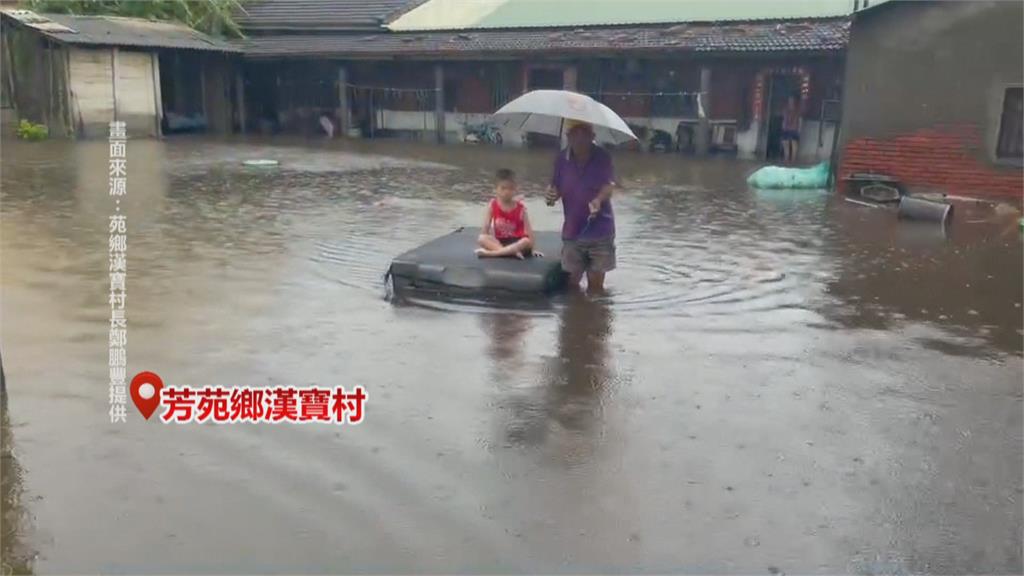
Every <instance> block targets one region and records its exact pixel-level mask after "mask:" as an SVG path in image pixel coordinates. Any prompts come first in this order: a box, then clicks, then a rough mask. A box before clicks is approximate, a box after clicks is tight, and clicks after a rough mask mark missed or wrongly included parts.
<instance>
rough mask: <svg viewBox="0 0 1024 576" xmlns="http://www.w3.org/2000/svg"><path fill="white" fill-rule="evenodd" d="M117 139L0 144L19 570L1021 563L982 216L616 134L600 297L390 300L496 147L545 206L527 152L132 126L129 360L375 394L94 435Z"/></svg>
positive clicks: (469, 210)
mask: <svg viewBox="0 0 1024 576" xmlns="http://www.w3.org/2000/svg"><path fill="white" fill-rule="evenodd" d="M106 155H107V148H106V146H105V145H104V143H103V142H82V143H66V142H56V141H54V142H45V143H34V144H26V143H21V142H11V143H7V142H5V143H4V153H3V157H2V163H3V164H2V181H0V184H2V187H0V194H2V197H0V201H2V204H0V205H2V214H0V215H2V218H3V226H2V227H0V249H2V256H3V259H2V269H0V275H2V276H0V280H2V294H3V298H2V301H0V308H2V309H0V312H2V317H3V331H2V334H0V336H2V342H0V345H2V348H3V361H4V369H5V371H6V376H9V377H10V378H11V389H10V390H9V393H10V395H11V398H12V402H11V406H12V409H11V414H10V428H8V427H7V425H6V424H5V428H4V436H5V440H6V439H7V438H8V437H9V430H10V429H13V430H15V431H16V433H17V447H18V449H19V450H18V452H17V454H18V457H19V462H18V464H19V465H20V466H21V467H22V468H23V471H22V473H21V474H20V475H18V474H15V475H13V476H10V477H11V478H15V479H20V480H21V482H22V483H23V487H24V490H25V491H26V492H27V493H30V494H32V495H33V497H32V499H31V501H30V502H28V503H27V504H28V505H27V508H28V510H27V513H29V514H31V516H32V517H34V520H33V524H34V527H33V531H32V532H31V534H30V533H29V532H27V531H26V530H24V529H23V526H22V525H20V524H11V525H10V526H11V529H13V530H14V536H15V538H23V539H24V540H25V541H26V546H27V547H28V548H30V549H33V550H39V551H40V556H39V559H38V560H36V562H35V566H34V568H35V569H36V570H38V571H40V572H56V573H91V572H115V571H119V572H129V573H138V572H151V573H155V572H159V573H172V572H173V573H223V572H257V571H259V572H268V571H276V572H289V573H336V572H339V571H345V572H378V573H379V572H403V573H405V572H413V571H420V572H422V571H435V572H481V571H490V572H493V571H499V570H500V571H503V572H517V573H518V572H530V573H536V572H541V571H544V572H554V571H567V570H572V571H590V572H612V571H615V572H638V571H641V570H643V571H655V570H657V571H663V572H674V573H675V572H701V573H708V572H720V573H738V572H742V573H766V572H767V571H769V567H772V568H776V569H778V570H780V571H788V572H830V573H831V572H848V571H865V570H871V569H873V568H870V567H871V566H875V565H877V559H879V558H882V559H884V560H885V566H890V567H892V569H893V570H895V571H903V572H907V573H909V572H934V573H961V572H978V573H1018V572H1020V571H1021V558H1022V551H1021V544H1020V540H1019V538H1018V537H1017V536H1019V531H1020V526H1021V524H1022V513H1021V510H1020V507H1019V506H1015V505H1009V504H1008V503H1019V502H1020V501H1021V498H1024V494H1022V490H1021V484H1022V478H1021V477H1022V472H1021V468H1022V466H1021V465H1022V461H1021V446H1022V442H1024V439H1022V438H1021V429H1022V427H1021V424H1022V423H1021V390H1020V382H1021V378H1022V376H1024V374H1022V365H1021V346H1022V342H1024V331H1022V316H1021V314H1022V311H1021V292H1022V273H1021V266H1022V264H1021V262H1022V249H1021V240H1020V233H1019V232H1018V231H1017V230H1016V229H1012V230H1011V229H1010V228H1008V227H1007V226H1006V225H1005V222H1007V221H1008V220H1007V218H1005V217H1003V216H1001V215H1000V214H998V213H996V212H994V211H993V210H992V209H990V208H987V207H984V206H965V207H963V209H961V208H960V207H958V208H957V210H958V211H957V216H956V221H955V222H954V223H953V226H952V227H950V228H949V230H948V231H947V232H946V233H945V234H943V233H942V232H941V231H939V230H938V229H936V228H934V227H931V228H930V227H927V226H926V227H919V226H914V225H911V224H910V223H901V222H898V221H897V219H896V218H895V214H894V213H892V212H891V211H887V210H875V209H867V208H863V207H859V206H855V205H851V204H848V203H845V202H842V201H838V199H837V198H835V197H834V196H832V195H830V194H827V193H822V192H818V191H787V192H781V191H777V192H770V191H752V190H748V189H747V188H746V186H745V182H744V179H745V177H746V175H747V174H748V173H749V172H750V171H752V170H753V168H754V166H753V165H749V164H745V163H742V162H735V161H728V160H722V159H714V160H708V161H700V162H697V161H693V160H687V159H683V158H681V157H679V156H675V155H671V154H667V155H636V154H626V153H620V154H616V157H615V161H616V163H617V166H616V169H617V173H618V174H619V176H620V178H621V180H622V181H623V183H624V185H625V187H624V190H623V191H622V193H621V194H619V195H618V196H617V197H616V198H615V200H614V201H615V204H616V218H617V231H618V238H617V242H618V260H619V268H618V269H617V270H616V271H614V272H613V273H612V274H610V275H609V279H608V285H609V294H608V295H607V296H605V297H601V298H588V297H584V296H580V297H570V296H565V295H562V296H557V297H554V298H552V299H548V300H544V301H542V302H535V301H534V302H529V301H527V302H520V301H516V302H509V301H500V302H480V301H474V300H472V299H460V300H455V301H452V300H438V299H436V298H435V299H425V298H413V299H410V300H406V301H402V302H394V303H393V302H389V301H387V300H385V299H384V298H383V296H384V289H383V288H384V286H383V274H384V271H385V270H386V269H387V267H388V264H389V262H390V259H391V258H392V257H393V256H394V255H396V254H399V253H401V252H403V251H405V250H408V249H410V248H412V247H415V246H417V245H419V244H421V243H423V242H425V241H426V240H429V239H431V238H433V237H436V236H439V235H440V234H443V233H446V232H447V231H449V230H451V229H453V228H456V227H458V226H462V225H467V224H468V225H474V224H475V223H476V222H477V220H478V217H479V213H480V210H481V208H482V207H483V206H484V204H485V203H486V201H487V199H488V198H489V196H490V194H491V188H492V182H491V175H492V174H493V172H494V170H495V169H496V168H498V167H508V168H511V169H514V170H515V171H516V172H517V173H518V174H519V175H520V177H521V180H522V186H521V187H522V189H523V191H524V193H525V194H526V195H527V200H526V202H527V205H528V208H529V210H530V214H531V219H532V220H533V222H534V225H535V227H537V228H538V229H557V228H558V227H559V225H560V217H561V210H560V209H559V208H557V207H548V206H546V205H545V204H544V202H543V199H542V194H543V190H544V187H545V184H546V182H547V181H548V179H549V178H550V169H551V158H550V152H529V151H520V150H507V149H497V148H488V147H462V146H456V147H436V146H424V145H418V144H409V143H396V142H381V141H378V142H346V143H336V144H335V143H324V142H318V143H315V144H304V143H300V142H274V143H270V142H267V141H250V142H242V141H238V142H232V141H223V142H214V141H208V140H203V139H191V138H186V139H169V140H167V141H164V142H152V141H132V142H130V143H129V147H128V156H129V168H128V170H129V195H128V198H127V199H126V200H125V202H123V203H122V204H123V205H124V210H125V211H126V212H127V214H128V226H129V241H128V242H129V251H128V257H129V265H128V266H129V276H128V316H129V331H128V363H129V366H128V369H129V372H131V373H134V372H137V371H140V370H154V371H156V372H158V373H159V374H160V375H161V376H162V377H163V379H164V381H165V382H166V383H168V384H175V385H186V384H187V385H196V386H200V385H214V384H224V385H229V386H230V385H269V384H285V385H286V384H294V385H308V384H311V383H317V384H323V385H345V386H351V385H355V384H359V385H362V386H364V387H365V388H366V389H367V390H368V392H369V395H370V398H371V401H370V402H369V404H368V409H367V420H366V422H364V423H363V424H362V425H360V426H359V427H357V428H352V429H347V428H346V429H336V428H330V427H317V426H302V427H287V426H275V427H261V426H198V427H187V426H162V425H159V424H154V423H150V422H143V421H140V420H139V419H138V418H133V419H131V421H130V422H129V423H128V424H127V425H124V426H111V425H109V424H108V423H107V422H106V414H107V410H106V400H107V394H106V389H107V368H106V351H107V347H106V345H107V318H108V316H109V310H108V307H107V292H108V289H109V278H108V276H107V255H106V253H105V246H106V242H107V240H106V227H107V217H108V215H109V212H110V199H109V196H108V195H107V188H106V171H105V169H104V167H105V166H106ZM251 158H273V159H277V160H278V161H279V162H280V165H279V166H278V167H276V168H273V169H266V168H250V167H246V166H244V165H243V164H242V162H243V161H244V160H246V159H251ZM1000 218H1002V220H1000ZM1008 230H1009V231H1010V233H1008ZM5 416H6V415H5ZM4 446H5V449H6V447H7V446H8V444H7V443H5V445H4ZM5 454H6V453H5ZM12 462H13V460H12ZM7 464H8V461H7V460H6V459H5V462H4V465H5V469H4V472H5V474H4V479H5V482H6V480H7V479H8V477H9V475H8V474H7V473H6V472H7ZM140 480H142V481H140ZM7 486H8V484H6V483H5V497H6V494H8V492H6V488H7ZM23 504H25V503H23ZM7 510H8V507H7V503H6V500H5V512H6V511H7ZM6 522H7V515H6V514H5V528H4V529H5V532H4V536H5V538H4V546H5V548H4V557H5V559H6V558H7V557H8V549H7V548H6V546H7V544H8V542H14V541H16V539H8V538H7V537H6V536H7V530H8V528H7V526H8V524H7V523H6ZM37 530H38V534H37V532H36V531H37ZM873 563H874V564H873ZM864 567H868V568H864ZM887 569H888V568H887Z"/></svg>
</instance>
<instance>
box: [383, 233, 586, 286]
mask: <svg viewBox="0 0 1024 576" xmlns="http://www.w3.org/2000/svg"><path fill="white" fill-rule="evenodd" d="M478 235H479V228H459V229H458V230H456V231H454V232H452V233H450V234H446V235H444V236H441V237H440V238H437V239H434V240H431V241H430V242H427V243H426V244H424V245H422V246H420V247H418V248H414V249H412V250H409V251H408V252H406V253H404V254H400V255H399V256H397V257H396V258H395V259H394V260H392V261H391V267H390V269H389V274H390V276H391V278H392V281H393V283H394V284H393V285H394V289H395V291H396V293H397V292H402V291H405V290H426V291H435V292H446V293H453V294H458V295H467V294H469V295H472V294H477V295H488V294H494V295H498V294H501V293H506V294H527V295H529V294H534V295H539V294H546V293H550V292H554V291H557V290H560V289H562V288H564V287H565V280H566V277H565V273H564V272H563V271H562V266H561V263H560V262H561V259H560V256H561V251H562V238H561V235H560V234H559V233H558V232H535V233H534V237H535V239H536V242H537V246H536V247H535V250H538V251H540V252H541V253H542V254H544V256H543V257H533V258H527V259H525V260H520V259H518V258H511V257H510V258H479V257H478V256H477V255H476V254H474V253H473V251H474V250H475V249H476V248H477V243H476V239H477V236H478Z"/></svg>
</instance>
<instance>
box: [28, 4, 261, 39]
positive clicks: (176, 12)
mask: <svg viewBox="0 0 1024 576" xmlns="http://www.w3.org/2000/svg"><path fill="white" fill-rule="evenodd" d="M242 2H243V0H146V1H143V0H25V2H24V4H25V6H26V7H27V8H28V9H29V10H33V11H35V12H42V13H45V12H51V13H58V14H87V15H88V14H95V15H100V14H103V15H110V16H128V17H132V18H146V19H149V20H172V21H175V22H182V23H184V24H186V25H188V26H190V27H191V28H194V29H196V30H199V31H200V32H205V33H207V34H212V35H215V36H232V37H235V38H240V37H242V31H241V29H240V28H239V27H238V23H237V22H235V16H236V15H237V14H238V13H240V12H244V9H243V8H242Z"/></svg>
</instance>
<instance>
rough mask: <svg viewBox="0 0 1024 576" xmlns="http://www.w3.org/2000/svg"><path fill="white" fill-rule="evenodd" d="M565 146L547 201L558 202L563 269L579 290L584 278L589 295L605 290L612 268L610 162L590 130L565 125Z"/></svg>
mask: <svg viewBox="0 0 1024 576" xmlns="http://www.w3.org/2000/svg"><path fill="white" fill-rule="evenodd" d="M566 128H567V130H568V131H567V134H568V140H569V146H568V147H567V148H566V149H565V150H562V151H560V152H559V153H558V158H557V159H556V160H555V169H554V174H553V175H552V177H551V185H550V186H549V187H548V193H547V202H548V204H549V205H554V203H555V202H556V201H558V200H559V199H561V200H562V212H563V214H564V217H565V220H564V222H563V224H562V269H564V270H565V271H566V272H568V273H569V285H570V287H573V288H578V287H579V285H580V282H581V281H582V279H583V275H584V274H586V275H587V290H588V291H590V292H592V293H600V292H601V291H603V290H604V278H605V274H607V273H608V272H610V271H612V270H614V269H615V216H614V213H613V212H612V204H611V197H612V190H613V188H614V185H615V170H614V167H613V166H612V157H611V155H610V154H608V151H606V150H605V149H603V148H600V147H598V146H597V145H596V144H595V143H594V128H593V126H591V125H590V124H587V123H585V122H575V121H571V120H567V121H566Z"/></svg>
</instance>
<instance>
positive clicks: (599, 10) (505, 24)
mask: <svg viewBox="0 0 1024 576" xmlns="http://www.w3.org/2000/svg"><path fill="white" fill-rule="evenodd" d="M854 1H855V0H429V1H428V2H426V3H425V4H423V5H421V6H419V7H417V8H415V9H413V10H410V11H409V12H407V13H406V14H404V15H403V16H401V17H399V18H397V19H396V20H394V21H393V22H391V23H390V24H389V25H388V28H390V29H391V30H394V31H413V30H457V29H467V28H478V29H484V28H530V27H553V26H560V27H564V26H613V25H622V24H656V23H676V22H722V21H739V20H788V19H807V18H835V17H842V16H848V15H850V14H851V13H852V12H853V8H854ZM869 1H870V3H871V5H874V4H880V3H882V2H885V1H887V0H869ZM859 4H863V0H861V1H860V2H859Z"/></svg>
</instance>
